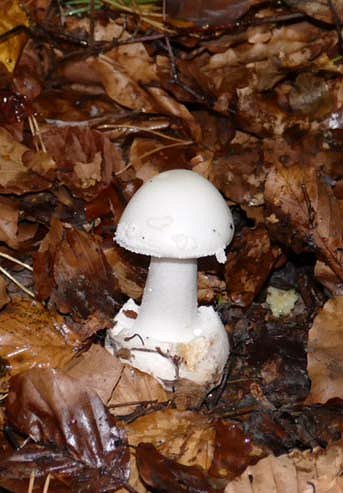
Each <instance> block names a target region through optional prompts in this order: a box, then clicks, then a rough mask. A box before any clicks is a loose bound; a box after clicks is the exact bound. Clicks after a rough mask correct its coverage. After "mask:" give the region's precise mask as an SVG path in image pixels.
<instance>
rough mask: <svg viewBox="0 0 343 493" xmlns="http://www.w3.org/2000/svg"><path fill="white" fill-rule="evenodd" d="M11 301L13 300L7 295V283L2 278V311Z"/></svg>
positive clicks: (0, 298) (0, 280) (0, 286)
mask: <svg viewBox="0 0 343 493" xmlns="http://www.w3.org/2000/svg"><path fill="white" fill-rule="evenodd" d="M10 301H11V298H10V297H9V296H8V294H7V282H6V281H5V279H4V278H3V277H2V276H0V309H1V308H3V307H4V306H5V305H7V303H9V302H10Z"/></svg>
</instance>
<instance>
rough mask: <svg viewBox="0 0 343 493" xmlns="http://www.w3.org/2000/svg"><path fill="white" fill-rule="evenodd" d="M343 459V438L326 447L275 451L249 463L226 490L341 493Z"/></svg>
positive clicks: (241, 492) (239, 492)
mask: <svg viewBox="0 0 343 493" xmlns="http://www.w3.org/2000/svg"><path fill="white" fill-rule="evenodd" d="M342 461H343V448H342V443H341V442H339V443H338V444H337V445H332V446H331V447H329V448H328V449H327V450H326V451H325V450H322V449H316V450H314V451H313V452H311V451H307V452H303V453H301V452H298V451H295V452H293V453H291V454H289V455H282V456H280V457H274V456H272V455H271V456H268V457H266V458H265V459H262V460H261V461H260V462H258V463H257V464H256V465H255V466H249V467H248V468H247V470H246V471H245V472H244V473H243V475H242V476H241V477H240V478H239V479H236V480H234V481H232V482H230V483H229V484H228V485H227V486H226V488H225V493H253V492H255V491H261V492H262V491H268V492H273V493H312V492H313V491H315V492H316V493H329V492H332V493H334V492H337V493H340V492H341V491H343V481H342V478H341V477H340V470H341V467H342Z"/></svg>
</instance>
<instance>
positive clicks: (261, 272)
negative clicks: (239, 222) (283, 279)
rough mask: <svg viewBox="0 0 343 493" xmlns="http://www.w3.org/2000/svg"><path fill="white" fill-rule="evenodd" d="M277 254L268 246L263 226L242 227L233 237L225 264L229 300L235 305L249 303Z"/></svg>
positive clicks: (279, 254)
mask: <svg viewBox="0 0 343 493" xmlns="http://www.w3.org/2000/svg"><path fill="white" fill-rule="evenodd" d="M280 256H281V250H280V248H278V247H273V246H272V245H271V242H270V238H269V235H268V232H267V230H266V229H265V227H264V226H262V225H260V226H257V227H256V228H254V229H250V228H243V229H242V230H241V231H240V233H239V234H238V235H236V237H235V238H234V240H233V242H232V244H231V247H230V251H229V255H228V258H227V262H226V264H225V280H226V286H227V291H228V294H229V297H230V299H231V301H232V302H233V303H234V304H236V305H239V306H244V307H247V306H249V305H250V304H251V303H252V302H253V300H254V298H255V296H256V295H257V294H258V293H259V292H260V290H261V288H262V287H263V285H264V284H265V282H266V280H267V278H268V277H269V275H270V273H271V272H272V269H273V267H274V265H275V264H276V262H277V261H278V259H279V258H280Z"/></svg>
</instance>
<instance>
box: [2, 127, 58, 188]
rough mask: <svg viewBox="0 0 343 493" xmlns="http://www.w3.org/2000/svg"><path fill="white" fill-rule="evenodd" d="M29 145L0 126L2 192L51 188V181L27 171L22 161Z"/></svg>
mask: <svg viewBox="0 0 343 493" xmlns="http://www.w3.org/2000/svg"><path fill="white" fill-rule="evenodd" d="M27 150H28V148H27V147H25V146H24V145H22V144H21V143H20V142H18V141H16V140H15V139H14V138H13V137H12V135H11V134H10V133H9V132H8V131H7V130H5V129H4V128H2V127H0V192H2V193H6V194H9V193H14V194H22V193H26V192H38V191H40V190H46V189H47V188H50V186H51V184H50V182H49V181H47V180H45V179H44V178H41V177H39V176H37V175H33V174H32V173H30V172H28V171H27V168H26V167H25V166H24V164H23V162H22V157H23V154H24V152H26V151H27Z"/></svg>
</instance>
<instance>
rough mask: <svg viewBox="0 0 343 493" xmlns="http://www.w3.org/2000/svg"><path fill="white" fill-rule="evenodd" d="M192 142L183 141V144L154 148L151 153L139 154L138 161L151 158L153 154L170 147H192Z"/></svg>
mask: <svg viewBox="0 0 343 493" xmlns="http://www.w3.org/2000/svg"><path fill="white" fill-rule="evenodd" d="M192 144H194V142H193V141H192V140H185V141H184V142H176V143H174V144H167V145H162V146H158V147H155V149H152V150H151V151H148V152H145V153H144V154H141V155H140V156H138V158H139V159H145V158H146V157H148V156H151V155H152V154H155V153H156V152H160V151H164V150H165V149H171V148H172V147H180V146H181V147H182V146H187V145H192Z"/></svg>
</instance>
